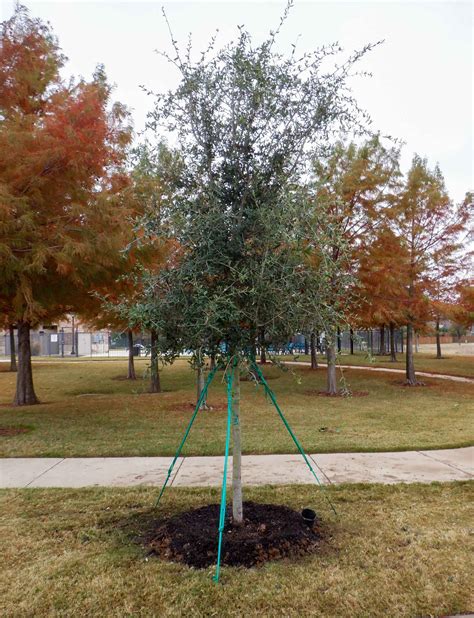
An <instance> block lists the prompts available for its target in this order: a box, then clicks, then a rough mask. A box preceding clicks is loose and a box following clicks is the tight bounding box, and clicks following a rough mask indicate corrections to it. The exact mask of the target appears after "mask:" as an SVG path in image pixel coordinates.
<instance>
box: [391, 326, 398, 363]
mask: <svg viewBox="0 0 474 618" xmlns="http://www.w3.org/2000/svg"><path fill="white" fill-rule="evenodd" d="M390 361H391V362H392V363H396V362H397V349H396V347H395V324H394V323H393V322H390Z"/></svg>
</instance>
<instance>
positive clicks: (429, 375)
mask: <svg viewBox="0 0 474 618" xmlns="http://www.w3.org/2000/svg"><path fill="white" fill-rule="evenodd" d="M284 364H285V365H295V366H297V365H303V367H311V363H309V362H307V361H288V360H286V361H284ZM318 366H319V367H327V364H326V363H318ZM337 366H338V367H341V368H342V369H365V370H366V371H381V372H385V373H401V374H403V375H405V369H392V368H390V367H370V366H367V365H340V364H339V363H338V364H337ZM416 375H417V376H421V377H423V378H438V379H439V380H450V381H451V382H467V383H468V384H474V378H463V377H462V376H450V375H447V374H444V373H427V372H426V371H417V372H416Z"/></svg>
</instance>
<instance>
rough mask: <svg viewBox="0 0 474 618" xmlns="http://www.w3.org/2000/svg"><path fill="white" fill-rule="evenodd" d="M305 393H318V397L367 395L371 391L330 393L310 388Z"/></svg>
mask: <svg viewBox="0 0 474 618" xmlns="http://www.w3.org/2000/svg"><path fill="white" fill-rule="evenodd" d="M304 394H305V395H318V397H347V398H350V397H367V395H368V394H369V391H349V392H347V391H339V392H338V393H337V394H336V395H330V394H329V393H327V392H326V391H317V390H309V391H305V393H304Z"/></svg>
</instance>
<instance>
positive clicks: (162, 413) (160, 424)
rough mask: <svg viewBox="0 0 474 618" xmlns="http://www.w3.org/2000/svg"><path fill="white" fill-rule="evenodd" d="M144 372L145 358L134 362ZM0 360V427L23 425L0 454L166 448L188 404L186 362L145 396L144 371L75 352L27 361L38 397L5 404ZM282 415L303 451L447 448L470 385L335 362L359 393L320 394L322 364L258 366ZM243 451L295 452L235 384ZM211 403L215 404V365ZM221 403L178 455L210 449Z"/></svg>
mask: <svg viewBox="0 0 474 618" xmlns="http://www.w3.org/2000/svg"><path fill="white" fill-rule="evenodd" d="M138 368H139V374H141V375H142V374H144V373H145V370H146V361H145V360H141V361H139V363H138ZM6 369H7V365H3V366H1V365H0V426H1V427H11V426H13V427H18V426H20V427H24V428H26V429H27V432H26V433H22V434H20V435H14V436H0V455H1V456H9V457H21V456H26V457H31V456H46V457H47V456H58V457H66V456H114V455H115V456H119V455H129V456H133V455H141V456H145V455H173V454H174V452H175V450H176V447H177V445H178V443H179V440H180V438H181V436H182V434H183V431H184V429H185V427H186V424H187V422H188V420H189V418H190V416H191V413H192V403H193V401H194V398H195V384H194V374H193V372H192V371H191V369H190V368H189V365H188V364H187V363H186V361H178V362H177V363H176V364H175V365H174V366H173V367H171V368H166V369H165V370H164V371H163V375H162V384H163V387H164V389H165V392H164V393H162V394H157V395H150V394H148V393H147V392H146V390H147V388H148V383H147V381H146V379H145V378H142V379H138V380H137V381H136V382H131V381H127V380H123V379H121V378H123V376H124V375H125V372H126V362H125V361H123V360H114V361H110V362H107V361H83V362H74V361H72V362H62V363H61V362H51V363H44V362H43V363H38V362H36V363H35V364H34V378H35V384H36V388H37V393H38V395H39V397H40V399H41V401H42V402H43V403H42V404H41V405H39V406H28V407H21V408H15V407H11V403H10V402H11V400H12V398H13V394H14V386H15V375H14V374H11V373H9V372H8V371H6ZM265 371H266V373H267V376H268V377H269V379H270V381H269V384H270V385H271V387H272V388H273V389H274V390H275V392H276V393H277V396H278V400H279V402H280V404H281V406H282V408H283V409H284V411H285V413H286V415H287V417H288V420H289V422H290V424H291V425H292V427H293V429H294V431H295V432H296V434H297V436H298V437H299V438H300V440H301V442H302V444H303V446H304V447H305V448H306V449H307V450H308V451H309V452H313V453H318V452H343V451H390V450H411V449H433V448H448V447H456V446H467V445H470V444H473V443H474V423H473V422H472V421H473V416H474V414H473V412H474V406H473V404H472V402H473V395H474V385H471V384H459V383H454V382H448V381H441V380H436V379H433V380H429V381H428V382H429V384H428V386H426V387H424V388H406V387H403V386H400V385H399V384H397V383H395V382H396V381H397V380H399V379H400V378H399V377H398V376H394V375H393V374H380V373H378V374H372V373H370V372H367V371H363V370H353V369H350V370H347V371H344V376H345V382H346V383H347V385H348V386H349V387H350V388H351V389H353V390H354V391H365V392H368V395H367V396H362V397H347V398H327V397H321V396H318V394H317V391H318V390H322V389H324V385H325V370H324V369H320V370H318V371H316V372H312V371H310V370H309V369H308V368H305V367H296V368H293V367H292V368H291V369H290V371H288V372H281V371H280V370H279V369H277V368H276V367H267V368H266V369H265ZM242 397H243V411H242V427H243V450H244V452H245V453H249V454H250V453H287V452H288V453H289V452H295V448H294V446H293V443H292V441H291V440H290V438H289V436H288V434H287V433H286V430H285V429H284V427H283V425H282V423H281V421H280V420H279V419H278V417H277V415H276V413H275V411H274V409H273V408H272V407H271V405H270V404H269V402H268V401H266V400H265V396H264V394H263V392H262V389H261V387H257V386H255V385H254V384H253V383H251V382H244V383H243V384H242ZM210 402H211V404H213V403H214V404H221V405H222V404H224V403H225V394H224V385H223V384H222V374H220V375H219V377H218V379H216V382H215V384H214V385H213V387H212V391H211V396H210ZM224 417H225V411H224V410H223V409H222V408H220V409H219V408H217V407H216V409H214V410H211V411H205V412H202V413H201V414H200V416H199V417H198V419H197V421H196V424H195V426H194V427H193V430H192V432H191V435H190V437H189V441H188V442H187V444H186V447H185V454H186V455H217V454H221V453H222V451H223V447H224V435H225V418H224Z"/></svg>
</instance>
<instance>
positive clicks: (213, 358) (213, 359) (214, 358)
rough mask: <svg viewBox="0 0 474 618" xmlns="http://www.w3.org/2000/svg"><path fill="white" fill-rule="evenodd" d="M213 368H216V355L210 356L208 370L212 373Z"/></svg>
mask: <svg viewBox="0 0 474 618" xmlns="http://www.w3.org/2000/svg"><path fill="white" fill-rule="evenodd" d="M215 368H216V355H215V354H211V362H210V369H211V371H212V370H213V369H215Z"/></svg>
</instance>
